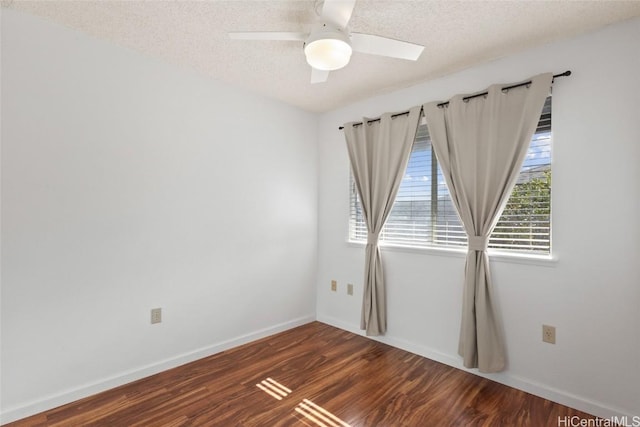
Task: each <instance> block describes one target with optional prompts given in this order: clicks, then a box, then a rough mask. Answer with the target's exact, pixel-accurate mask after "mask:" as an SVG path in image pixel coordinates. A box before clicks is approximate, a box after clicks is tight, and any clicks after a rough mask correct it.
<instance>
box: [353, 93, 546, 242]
mask: <svg viewBox="0 0 640 427" xmlns="http://www.w3.org/2000/svg"><path fill="white" fill-rule="evenodd" d="M350 188H351V193H350V214H349V240H351V241H355V242H366V240H367V228H366V226H365V224H364V220H363V217H362V209H361V207H360V200H359V197H358V194H357V191H356V188H355V184H354V182H353V177H352V178H351V185H350ZM380 242H381V243H383V244H391V245H397V246H407V247H418V248H424V247H460V246H466V245H467V236H466V233H465V232H464V229H463V227H462V223H461V222H460V219H459V218H458V214H457V212H456V211H455V208H454V207H453V203H452V201H451V197H450V196H449V191H448V190H447V186H446V184H445V182H444V178H443V176H442V171H441V169H440V166H439V165H438V162H437V160H436V156H435V154H434V151H433V148H432V147H431V139H430V137H429V130H428V128H427V125H426V124H420V125H419V127H418V132H417V135H416V139H415V141H414V143H413V148H412V150H411V157H410V158H409V164H408V166H407V170H406V172H405V175H404V177H403V179H402V183H401V184H400V189H399V190H398V195H397V197H396V201H395V204H394V205H393V209H392V210H391V213H390V214H389V218H388V219H387V223H386V224H385V226H384V228H383V229H382V232H381V234H380ZM489 248H494V249H498V250H501V251H517V252H526V253H535V254H550V253H551V97H549V98H547V100H546V102H545V104H544V107H543V110H542V115H541V116H540V121H539V122H538V126H537V129H536V132H535V134H534V136H533V138H532V139H531V144H530V145H529V150H528V153H527V157H526V159H525V161H524V164H523V166H522V170H521V171H520V176H519V178H518V181H517V183H516V186H515V188H514V189H513V193H512V194H511V197H510V198H509V202H508V203H507V206H506V208H505V210H504V212H503V213H502V216H501V217H500V220H499V221H498V224H497V225H496V228H495V229H494V231H493V233H492V234H491V238H490V240H489Z"/></svg>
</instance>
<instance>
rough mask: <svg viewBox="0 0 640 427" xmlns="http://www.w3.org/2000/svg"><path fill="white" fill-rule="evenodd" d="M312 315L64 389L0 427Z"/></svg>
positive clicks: (10, 414) (4, 416) (5, 415)
mask: <svg viewBox="0 0 640 427" xmlns="http://www.w3.org/2000/svg"><path fill="white" fill-rule="evenodd" d="M314 320H316V319H315V316H304V317H299V318H297V319H293V320H290V321H288V322H284V323H280V324H277V325H274V326H270V327H268V328H264V329H260V330H257V331H254V332H251V333H248V334H245V335H241V336H239V337H235V338H232V339H229V340H226V341H222V342H219V343H216V344H212V345H209V346H206V347H202V348H199V349H196V350H193V351H190V352H187V353H182V354H179V355H177V356H175V357H171V358H168V359H164V360H160V361H158V362H154V363H151V364H149V365H146V366H142V367H139V368H136V369H132V370H129V371H126V372H122V373H120V374H117V375H114V376H111V377H108V378H103V379H101V380H98V381H95V382H93V383H90V384H83V385H81V386H79V387H76V388H73V389H69V390H65V391H63V392H60V393H56V394H54V395H50V396H46V397H43V398H41V399H38V400H34V401H31V402H28V403H25V404H23V405H20V406H15V407H12V408H7V409H6V410H4V411H3V412H2V413H0V424H6V423H10V422H13V421H16V420H19V419H22V418H25V417H28V416H31V415H35V414H37V413H40V412H43V411H47V410H49V409H53V408H56V407H58V406H60V405H65V404H67V403H71V402H74V401H76V400H79V399H82V398H85V397H88V396H92V395H94V394H96V393H100V392H103V391H106V390H109V389H112V388H114V387H118V386H121V385H124V384H127V383H130V382H133V381H137V380H139V379H142V378H145V377H148V376H150V375H154V374H157V373H159V372H162V371H166V370H167V369H171V368H175V367H177V366H180V365H184V364H185V363H189V362H193V361H196V360H198V359H202V358H204V357H208V356H211V355H213V354H216V353H220V352H221V351H225V350H228V349H230V348H233V347H237V346H239V345H242V344H246V343H248V342H251V341H255V340H258V339H260V338H264V337H267V336H269V335H273V334H277V333H279V332H283V331H286V330H288V329H291V328H295V327H296V326H300V325H304V324H306V323H309V322H313V321H314Z"/></svg>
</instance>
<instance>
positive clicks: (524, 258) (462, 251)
mask: <svg viewBox="0 0 640 427" xmlns="http://www.w3.org/2000/svg"><path fill="white" fill-rule="evenodd" d="M547 102H548V103H549V108H551V110H550V112H549V113H548V114H549V120H551V117H552V114H553V113H552V111H553V110H552V107H551V105H552V97H551V95H549V97H548V99H547V101H545V104H546V103H547ZM545 106H546V105H545ZM543 116H544V110H543V111H542V112H541V116H540V117H541V119H542V118H543ZM423 120H424V117H422V118H421V123H423V122H422V121H423ZM539 129H540V121H539V123H538V126H537V127H536V132H535V133H534V135H533V136H532V141H534V138H535V135H536V134H540V133H543V132H541V131H540V130H539ZM548 133H549V138H550V141H549V163H548V168H549V172H550V173H551V176H553V155H552V153H553V130H552V128H551V125H550V126H549V129H548ZM528 149H529V148H528ZM412 150H413V146H412ZM430 150H431V152H432V155H433V148H432V147H430ZM434 159H435V157H434ZM437 169H439V167H438V166H437V163H436V162H432V171H431V173H432V177H431V178H433V176H434V174H436V170H437ZM430 187H431V189H432V190H431V191H432V192H433V191H436V192H437V189H436V188H437V185H433V184H431V185H430ZM348 189H349V203H348V206H349V212H348V215H347V216H348V221H347V236H346V237H347V239H346V241H347V244H348V245H349V246H352V247H364V246H366V240H364V239H353V238H352V234H353V233H352V203H353V199H352V192H353V191H355V185H354V183H353V175H352V171H351V169H350V168H349V186H348ZM434 189H435V190H434ZM447 192H448V191H447ZM552 195H553V183H551V187H550V189H549V202H548V203H549V222H548V224H549V225H548V228H549V230H548V233H549V252H548V253H546V252H535V251H524V250H518V249H508V248H492V247H489V248H488V249H487V252H488V253H489V255H490V256H491V259H492V260H495V261H499V262H500V261H506V262H515V263H522V264H533V265H543V266H555V264H556V263H557V251H556V250H554V249H555V248H554V244H553V234H554V233H553V197H552ZM449 197H450V195H449ZM355 199H356V202H355V203H359V201H358V199H359V197H358V195H357V193H356V194H355ZM430 203H431V204H433V203H437V200H434V199H433V195H432V198H431V200H430ZM429 215H430V218H433V215H431V214H429ZM429 221H430V223H429V225H428V226H429V227H433V221H432V219H430V220H429ZM379 247H380V249H381V250H384V251H386V250H391V251H400V252H410V253H429V254H435V255H442V256H453V257H465V256H466V253H467V251H468V249H467V245H466V242H465V244H464V245H461V246H453V245H443V244H434V243H433V242H427V243H426V244H425V245H419V246H418V245H410V244H402V243H398V242H389V241H384V240H382V239H381V240H380V241H379Z"/></svg>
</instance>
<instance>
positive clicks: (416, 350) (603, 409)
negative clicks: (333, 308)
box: [317, 314, 640, 425]
mask: <svg viewBox="0 0 640 427" xmlns="http://www.w3.org/2000/svg"><path fill="white" fill-rule="evenodd" d="M317 320H318V321H319V322H322V323H326V324H327V325H331V326H335V327H336V328H340V329H343V330H345V331H348V332H352V333H354V334H358V335H361V336H365V333H364V331H362V330H361V329H360V328H359V327H358V325H355V324H351V323H347V322H344V321H342V320H340V319H337V318H334V317H331V316H326V315H323V314H318V317H317ZM366 338H369V339H373V340H375V341H379V342H381V343H384V344H388V345H390V346H392V347H396V348H399V349H402V350H405V351H408V352H410V353H413V354H417V355H419V356H422V357H426V358H427V359H431V360H434V361H436V362H440V363H443V364H445V365H449V366H452V367H454V368H457V369H461V370H463V371H466V372H469V373H471V374H474V375H478V376H480V377H483V378H487V379H490V380H492V381H495V382H498V383H501V384H504V385H507V386H509V387H513V388H516V389H518V390H522V391H525V392H527V393H530V394H533V395H534V396H539V397H542V398H544V399H547V400H550V401H552V402H556V403H559V404H561V405H565V406H569V407H571V408H574V409H577V410H579V411H582V412H586V413H588V414H592V415H594V416H597V417H600V418H604V419H616V420H624V419H626V420H627V421H628V423H633V422H635V420H638V422H639V423H640V414H629V413H627V412H626V411H624V410H621V409H618V408H614V407H612V406H608V405H606V404H603V403H601V402H596V401H593V400H590V399H587V398H585V397H583V396H579V395H575V394H572V393H569V392H566V391H564V390H558V389H555V388H553V387H549V386H547V385H544V384H540V383H537V382H535V381H531V380H529V379H527V378H521V377H518V376H516V375H512V374H509V373H508V372H501V373H498V374H483V373H480V372H478V371H477V370H470V369H467V368H465V367H464V366H463V365H462V361H461V359H460V358H459V357H458V356H457V355H449V354H445V353H442V352H439V351H436V350H434V349H432V348H429V347H426V346H423V345H420V344H415V343H412V342H409V341H406V340H402V339H396V338H391V337H386V336H381V337H366ZM590 425H591V424H590ZM629 425H632V424H629Z"/></svg>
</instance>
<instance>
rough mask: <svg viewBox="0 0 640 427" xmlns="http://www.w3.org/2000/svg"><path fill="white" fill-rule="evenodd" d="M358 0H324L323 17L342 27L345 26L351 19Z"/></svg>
mask: <svg viewBox="0 0 640 427" xmlns="http://www.w3.org/2000/svg"><path fill="white" fill-rule="evenodd" d="M355 4H356V0H324V5H323V6H322V18H324V19H326V20H327V21H330V22H332V23H334V24H336V25H338V26H340V27H341V28H345V27H346V26H347V24H348V23H349V19H351V13H352V12H353V7H354V6H355Z"/></svg>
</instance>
